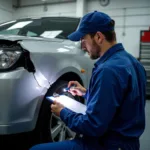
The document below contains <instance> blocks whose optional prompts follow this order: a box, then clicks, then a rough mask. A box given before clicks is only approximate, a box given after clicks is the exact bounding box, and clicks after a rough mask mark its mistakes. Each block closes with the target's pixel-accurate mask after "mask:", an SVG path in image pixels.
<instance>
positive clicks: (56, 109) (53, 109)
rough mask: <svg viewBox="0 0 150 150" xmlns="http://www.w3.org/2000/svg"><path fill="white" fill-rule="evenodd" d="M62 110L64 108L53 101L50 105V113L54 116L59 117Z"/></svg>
mask: <svg viewBox="0 0 150 150" xmlns="http://www.w3.org/2000/svg"><path fill="white" fill-rule="evenodd" d="M63 108H64V106H63V105H62V104H60V103H59V102H57V101H56V100H55V101H54V102H53V104H52V105H51V112H53V113H54V114H55V115H56V116H58V117H59V116H60V112H61V110H62V109H63Z"/></svg>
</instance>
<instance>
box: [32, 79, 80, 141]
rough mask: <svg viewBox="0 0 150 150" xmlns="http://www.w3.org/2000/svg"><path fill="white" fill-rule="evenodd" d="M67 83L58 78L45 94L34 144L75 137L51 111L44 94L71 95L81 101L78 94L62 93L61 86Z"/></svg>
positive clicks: (63, 86)
mask: <svg viewBox="0 0 150 150" xmlns="http://www.w3.org/2000/svg"><path fill="white" fill-rule="evenodd" d="M67 85H68V82H67V81H62V80H58V81H57V82H56V83H54V84H53V85H52V87H51V88H50V89H49V90H48V92H47V94H46V95H45V98H44V100H43V103H42V105H41V110H40V113H39V117H38V121H37V125H36V128H35V131H34V139H35V141H34V143H35V144H37V143H46V142H57V141H63V140H71V139H73V138H75V136H76V134H75V133H74V132H72V131H71V130H70V129H69V128H67V127H66V126H65V124H64V123H63V122H62V121H61V120H60V118H59V117H56V116H55V115H54V114H53V113H51V110H50V102H49V101H48V100H46V96H51V95H53V93H59V94H65V95H67V96H69V97H72V98H74V99H76V100H77V101H81V99H80V97H79V96H75V97H73V96H72V95H71V94H70V93H68V92H65V93H64V91H63V88H66V87H67ZM69 134H70V135H69ZM69 136H70V137H69Z"/></svg>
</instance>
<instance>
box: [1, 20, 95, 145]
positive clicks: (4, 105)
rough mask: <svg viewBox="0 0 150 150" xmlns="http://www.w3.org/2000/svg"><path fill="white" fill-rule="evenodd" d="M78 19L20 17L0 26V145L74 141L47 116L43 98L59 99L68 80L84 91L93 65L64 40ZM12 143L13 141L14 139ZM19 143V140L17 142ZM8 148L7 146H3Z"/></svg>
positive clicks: (55, 119) (75, 45) (62, 126)
mask: <svg viewBox="0 0 150 150" xmlns="http://www.w3.org/2000/svg"><path fill="white" fill-rule="evenodd" d="M79 22H80V19H79V18H69V17H44V18H34V19H33V18H25V19H20V20H14V21H9V22H5V23H2V24H0V143H1V144H4V143H6V142H7V145H9V144H12V143H13V144H14V143H15V142H16V141H17V143H18V140H19V142H21V141H22V142H23V144H24V145H28V146H32V145H34V144H36V143H43V142H49V141H52V142H55V141H63V140H70V139H73V138H74V137H75V136H78V135H77V134H76V133H74V132H72V131H71V130H70V129H69V128H67V127H66V126H65V124H64V123H63V122H62V121H61V120H60V118H58V117H56V116H55V115H54V114H52V113H51V111H50V102H49V101H48V100H47V99H46V96H50V95H53V93H59V94H65V95H67V96H69V97H72V98H74V99H76V100H77V101H80V102H82V103H84V99H83V98H81V97H77V96H76V97H73V96H72V95H71V94H70V93H68V92H64V91H63V89H64V88H66V87H67V84H68V82H69V81H70V80H77V81H79V82H80V83H81V84H82V85H83V86H85V87H87V86H88V84H89V80H90V75H91V71H92V68H93V63H94V61H92V60H91V59H90V58H89V56H88V55H87V54H86V53H85V52H84V51H83V50H81V45H80V43H79V42H72V41H70V40H68V39H67V36H68V35H69V34H70V33H72V32H73V31H74V30H76V28H77V26H78V24H79ZM16 138H17V140H16ZM21 139H23V140H21ZM8 143H9V144H8Z"/></svg>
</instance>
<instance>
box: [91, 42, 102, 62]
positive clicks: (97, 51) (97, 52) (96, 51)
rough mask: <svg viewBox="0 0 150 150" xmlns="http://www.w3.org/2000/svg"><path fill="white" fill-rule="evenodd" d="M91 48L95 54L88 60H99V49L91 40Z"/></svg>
mask: <svg viewBox="0 0 150 150" xmlns="http://www.w3.org/2000/svg"><path fill="white" fill-rule="evenodd" d="M93 48H94V49H95V53H94V54H91V55H90V58H91V59H92V60H95V59H97V58H99V57H100V56H99V53H100V48H99V46H98V45H97V43H96V42H95V41H94V40H93Z"/></svg>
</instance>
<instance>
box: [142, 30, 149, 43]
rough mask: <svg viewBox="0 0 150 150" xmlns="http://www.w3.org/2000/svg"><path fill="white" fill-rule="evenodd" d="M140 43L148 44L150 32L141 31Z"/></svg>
mask: <svg viewBox="0 0 150 150" xmlns="http://www.w3.org/2000/svg"><path fill="white" fill-rule="evenodd" d="M141 42H150V31H142V35H141Z"/></svg>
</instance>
